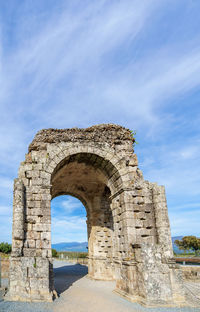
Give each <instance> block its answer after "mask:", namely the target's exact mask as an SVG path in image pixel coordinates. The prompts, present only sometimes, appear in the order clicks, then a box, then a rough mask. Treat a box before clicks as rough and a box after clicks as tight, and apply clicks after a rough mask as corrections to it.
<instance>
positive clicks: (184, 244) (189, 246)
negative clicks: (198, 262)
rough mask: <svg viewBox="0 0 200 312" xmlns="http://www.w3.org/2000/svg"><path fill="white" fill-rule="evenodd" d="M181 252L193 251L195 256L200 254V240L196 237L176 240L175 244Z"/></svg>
mask: <svg viewBox="0 0 200 312" xmlns="http://www.w3.org/2000/svg"><path fill="white" fill-rule="evenodd" d="M174 243H175V244H176V245H177V246H178V247H179V249H181V250H184V251H186V250H193V251H194V252H195V255H196V256H197V255H199V253H200V238H198V237H196V236H184V237H183V238H182V240H178V239H177V240H175V242H174Z"/></svg>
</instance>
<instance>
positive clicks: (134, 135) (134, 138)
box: [129, 129, 139, 147]
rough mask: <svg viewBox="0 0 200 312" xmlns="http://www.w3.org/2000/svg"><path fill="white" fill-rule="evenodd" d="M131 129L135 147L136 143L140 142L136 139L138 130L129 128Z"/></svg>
mask: <svg viewBox="0 0 200 312" xmlns="http://www.w3.org/2000/svg"><path fill="white" fill-rule="evenodd" d="M129 131H130V133H131V136H132V138H133V147H134V146H135V144H139V143H138V142H137V141H136V134H137V132H136V130H130V129H129Z"/></svg>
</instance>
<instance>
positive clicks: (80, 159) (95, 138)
mask: <svg viewBox="0 0 200 312" xmlns="http://www.w3.org/2000/svg"><path fill="white" fill-rule="evenodd" d="M133 142H134V139H133V137H132V135H131V132H130V130H128V129H125V128H123V127H121V126H117V125H110V124H108V125H98V126H93V127H90V128H86V129H77V128H74V129H44V130H41V131H39V132H38V133H37V134H36V136H35V138H34V140H33V141H32V143H31V144H30V146H29V151H28V154H27V155H26V158H25V161H24V162H23V163H21V165H20V168H19V172H18V178H17V179H15V182H14V200H13V240H12V255H11V262H10V263H11V265H10V290H9V293H8V295H7V298H8V299H9V300H25V301H29V300H30V301H41V300H46V301H51V300H52V298H53V293H54V286H53V262H52V255H51V199H52V198H53V197H54V196H56V195H58V194H61V193H65V194H70V193H71V194H73V195H74V196H76V197H79V198H81V199H82V201H84V202H85V204H86V206H87V210H88V233H89V236H90V239H89V245H90V248H89V249H90V253H89V263H88V265H89V275H90V276H91V277H92V278H97V279H105V278H109V279H115V280H116V291H117V292H118V293H120V294H121V295H123V296H125V297H128V298H130V299H131V300H134V301H138V302H142V303H145V304H149V305H151V304H154V305H156V304H158V303H159V304H160V305H163V304H169V303H171V304H176V303H179V304H180V302H184V293H183V289H182V286H181V278H180V277H181V274H180V270H179V267H177V266H176V265H175V262H174V259H173V251H172V244H171V234H170V226H169V219H168V213H167V205H166V198H165V190H164V187H162V186H158V185H157V184H156V183H150V182H148V181H144V179H143V176H142V172H141V171H140V170H139V169H138V164H137V157H136V155H135V154H134V151H133ZM70 172H71V176H70ZM84 172H85V173H84ZM86 173H87V174H86ZM86 176H87V177H86ZM69 181H70V182H69ZM99 233H100V234H99ZM99 237H101V238H100V239H99ZM105 237H106V239H105ZM108 237H109V239H108ZM107 243H108V244H107ZM106 244H107V245H106ZM100 248H101V250H100ZM108 249H109V251H108ZM100 251H101V252H102V253H101V252H100ZM153 285H157V286H156V289H155V287H154V286H153Z"/></svg>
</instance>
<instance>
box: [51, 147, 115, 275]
mask: <svg viewBox="0 0 200 312" xmlns="http://www.w3.org/2000/svg"><path fill="white" fill-rule="evenodd" d="M116 173H117V171H116V169H115V168H114V167H113V166H112V165H111V163H109V162H108V161H105V160H104V159H103V158H102V157H99V156H97V155H94V154H87V153H82V154H81V153H79V154H76V155H72V156H70V157H68V158H65V159H64V160H62V161H61V163H59V164H58V165H57V167H56V168H55V170H54V172H53V174H52V176H51V196H52V199H53V198H55V197H57V196H59V195H63V194H65V195H72V196H74V197H76V198H78V199H79V200H80V201H81V202H82V203H83V205H84V206H85V208H86V212H87V234H88V274H89V276H90V277H91V278H94V279H99V280H113V279H114V275H115V274H114V265H113V240H114V226H113V215H112V209H111V199H110V197H111V190H110V188H109V178H110V177H111V176H113V175H114V174H116Z"/></svg>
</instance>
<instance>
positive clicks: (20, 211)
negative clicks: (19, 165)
mask: <svg viewBox="0 0 200 312" xmlns="http://www.w3.org/2000/svg"><path fill="white" fill-rule="evenodd" d="M24 218H25V187H24V184H23V182H22V181H21V180H20V179H15V181H14V197H13V235H12V257H19V256H21V255H22V248H23V241H24Z"/></svg>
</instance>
